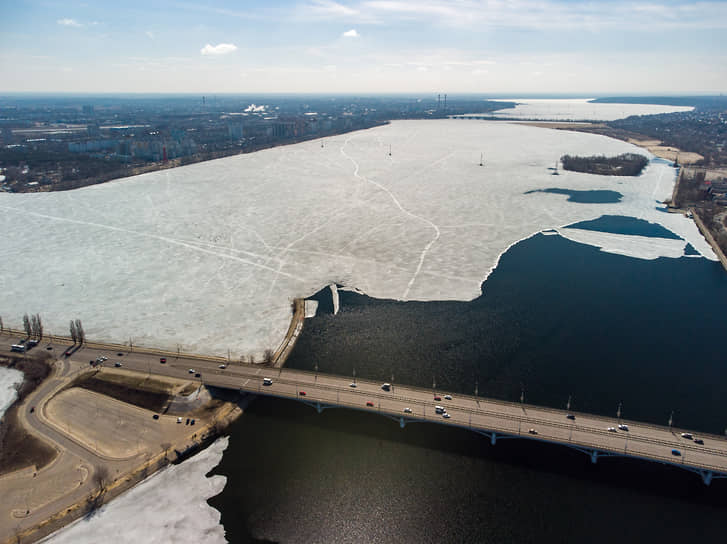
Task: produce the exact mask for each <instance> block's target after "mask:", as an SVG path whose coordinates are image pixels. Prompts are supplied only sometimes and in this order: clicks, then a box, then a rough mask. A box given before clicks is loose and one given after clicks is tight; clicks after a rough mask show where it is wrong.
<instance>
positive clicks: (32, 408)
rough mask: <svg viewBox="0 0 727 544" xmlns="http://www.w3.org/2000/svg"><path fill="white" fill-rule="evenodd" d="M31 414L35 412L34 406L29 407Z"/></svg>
mask: <svg viewBox="0 0 727 544" xmlns="http://www.w3.org/2000/svg"><path fill="white" fill-rule="evenodd" d="M33 412H35V406H31V407H30V413H31V414H32V413H33Z"/></svg>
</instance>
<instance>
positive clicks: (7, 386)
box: [0, 366, 23, 418]
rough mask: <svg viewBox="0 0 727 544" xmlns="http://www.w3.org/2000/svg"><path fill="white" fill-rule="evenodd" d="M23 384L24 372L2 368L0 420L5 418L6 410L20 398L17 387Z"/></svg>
mask: <svg viewBox="0 0 727 544" xmlns="http://www.w3.org/2000/svg"><path fill="white" fill-rule="evenodd" d="M22 382H23V373H22V372H20V371H19V370H15V369H14V368H5V367H2V366H0V418H1V417H3V414H4V413H5V410H7V409H8V408H9V407H10V405H11V404H12V403H13V402H15V399H16V398H18V395H17V393H16V391H15V386H16V385H17V384H19V383H22Z"/></svg>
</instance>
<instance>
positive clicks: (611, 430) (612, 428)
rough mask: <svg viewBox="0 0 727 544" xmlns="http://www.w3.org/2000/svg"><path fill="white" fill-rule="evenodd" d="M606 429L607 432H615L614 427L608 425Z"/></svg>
mask: <svg viewBox="0 0 727 544" xmlns="http://www.w3.org/2000/svg"><path fill="white" fill-rule="evenodd" d="M607 431H608V432H609V433H615V432H616V427H609V428H608V429H607Z"/></svg>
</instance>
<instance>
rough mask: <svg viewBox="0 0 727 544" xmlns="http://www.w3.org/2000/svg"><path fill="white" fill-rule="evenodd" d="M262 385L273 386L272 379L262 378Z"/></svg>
mask: <svg viewBox="0 0 727 544" xmlns="http://www.w3.org/2000/svg"><path fill="white" fill-rule="evenodd" d="M263 385H273V380H272V378H263Z"/></svg>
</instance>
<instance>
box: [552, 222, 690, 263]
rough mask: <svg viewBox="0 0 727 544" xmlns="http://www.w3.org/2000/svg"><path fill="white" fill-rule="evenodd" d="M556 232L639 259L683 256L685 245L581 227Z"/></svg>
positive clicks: (603, 249) (574, 239)
mask: <svg viewBox="0 0 727 544" xmlns="http://www.w3.org/2000/svg"><path fill="white" fill-rule="evenodd" d="M558 233H559V234H560V235H561V236H563V237H565V238H568V239H569V240H573V241H574V242H580V243H581V244H588V245H592V246H596V247H599V248H601V250H602V251H605V252H607V253H616V254H619V255H626V256H627V257H638V258H640V259H657V258H659V257H671V258H673V259H678V258H679V257H683V256H684V248H685V247H686V245H687V243H686V242H685V241H684V240H672V239H669V238H656V237H649V236H634V235H624V234H613V233H610V232H598V231H593V230H583V229H571V228H567V229H558Z"/></svg>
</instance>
